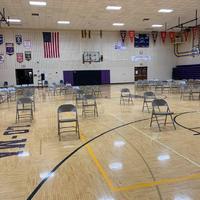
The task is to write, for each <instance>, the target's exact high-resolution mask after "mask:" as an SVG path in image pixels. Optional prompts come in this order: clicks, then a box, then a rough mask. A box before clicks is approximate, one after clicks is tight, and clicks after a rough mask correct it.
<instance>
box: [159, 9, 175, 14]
mask: <svg viewBox="0 0 200 200" xmlns="http://www.w3.org/2000/svg"><path fill="white" fill-rule="evenodd" d="M173 11H174V10H172V9H160V10H159V11H158V12H159V13H171V12H173Z"/></svg>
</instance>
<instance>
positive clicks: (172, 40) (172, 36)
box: [169, 32, 176, 43]
mask: <svg viewBox="0 0 200 200" xmlns="http://www.w3.org/2000/svg"><path fill="white" fill-rule="evenodd" d="M175 37H176V33H175V32H169V38H170V40H171V43H174V42H175Z"/></svg>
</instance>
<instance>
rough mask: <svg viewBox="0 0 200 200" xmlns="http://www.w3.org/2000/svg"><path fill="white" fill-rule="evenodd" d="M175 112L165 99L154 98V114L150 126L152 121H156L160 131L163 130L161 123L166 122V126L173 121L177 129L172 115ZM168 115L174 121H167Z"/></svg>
mask: <svg viewBox="0 0 200 200" xmlns="http://www.w3.org/2000/svg"><path fill="white" fill-rule="evenodd" d="M173 114H174V113H173V112H171V111H170V109H169V106H168V104H167V102H166V101H165V100H164V99H154V100H153V101H152V115H151V122H150V127H151V126H152V123H153V122H154V121H156V122H157V125H158V128H159V131H161V127H160V125H161V124H164V126H166V125H167V124H169V123H172V124H173V127H174V129H176V127H175V123H174V119H173V117H172V115H173ZM168 116H169V117H170V119H171V121H172V122H169V123H167V118H168ZM163 117H164V119H163ZM163 120H164V122H163Z"/></svg>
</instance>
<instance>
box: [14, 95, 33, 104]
mask: <svg viewBox="0 0 200 200" xmlns="http://www.w3.org/2000/svg"><path fill="white" fill-rule="evenodd" d="M32 102H33V101H32V99H31V98H29V97H21V98H19V99H18V100H17V104H31V105H32Z"/></svg>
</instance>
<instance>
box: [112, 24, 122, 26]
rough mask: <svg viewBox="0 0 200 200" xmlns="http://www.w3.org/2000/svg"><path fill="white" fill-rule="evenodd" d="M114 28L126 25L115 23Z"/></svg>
mask: <svg viewBox="0 0 200 200" xmlns="http://www.w3.org/2000/svg"><path fill="white" fill-rule="evenodd" d="M113 26H124V23H113Z"/></svg>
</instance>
